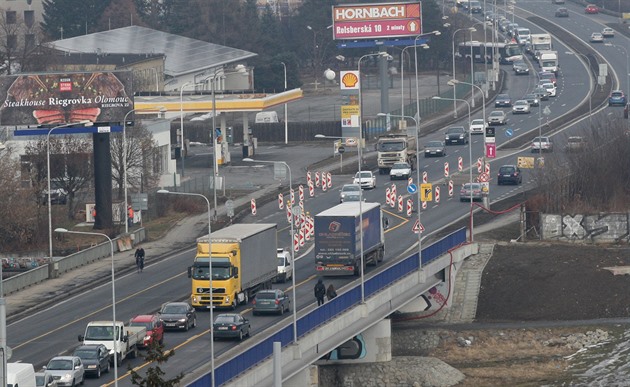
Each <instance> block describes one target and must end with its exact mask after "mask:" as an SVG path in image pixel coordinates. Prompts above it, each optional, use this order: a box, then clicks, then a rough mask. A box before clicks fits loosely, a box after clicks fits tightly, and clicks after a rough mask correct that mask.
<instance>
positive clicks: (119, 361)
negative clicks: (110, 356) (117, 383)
mask: <svg viewBox="0 0 630 387" xmlns="http://www.w3.org/2000/svg"><path fill="white" fill-rule="evenodd" d="M116 364H118V367H120V366H122V356H120V354H118V356H117V359H116Z"/></svg>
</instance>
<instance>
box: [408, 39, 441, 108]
mask: <svg viewBox="0 0 630 387" xmlns="http://www.w3.org/2000/svg"><path fill="white" fill-rule="evenodd" d="M427 35H435V36H440V35H442V33H441V32H440V31H437V30H436V31H431V32H427V33H426V34H420V35H417V36H416V37H415V39H414V40H413V55H414V64H415V68H416V114H418V118H420V91H419V90H420V87H419V85H418V39H420V38H421V37H423V36H427ZM427 48H428V46H427Z"/></svg>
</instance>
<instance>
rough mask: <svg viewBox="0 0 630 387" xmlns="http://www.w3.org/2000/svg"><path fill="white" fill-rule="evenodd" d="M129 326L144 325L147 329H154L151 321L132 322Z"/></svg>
mask: <svg viewBox="0 0 630 387" xmlns="http://www.w3.org/2000/svg"><path fill="white" fill-rule="evenodd" d="M129 326H130V327H144V328H146V329H147V331H150V330H151V329H153V327H152V326H151V322H130V323H129Z"/></svg>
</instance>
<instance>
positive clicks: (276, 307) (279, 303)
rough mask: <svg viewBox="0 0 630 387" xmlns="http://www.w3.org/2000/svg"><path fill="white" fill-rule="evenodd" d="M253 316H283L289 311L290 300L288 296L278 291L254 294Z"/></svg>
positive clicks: (264, 291)
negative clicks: (262, 314)
mask: <svg viewBox="0 0 630 387" xmlns="http://www.w3.org/2000/svg"><path fill="white" fill-rule="evenodd" d="M252 304H254V310H253V312H252V313H253V314H254V316H256V315H258V314H260V313H277V314H279V315H283V314H284V312H289V311H290V310H291V300H290V299H289V296H288V295H287V294H286V293H285V292H283V291H282V290H280V289H273V290H261V291H260V292H258V293H257V294H256V297H254V300H253V301H252Z"/></svg>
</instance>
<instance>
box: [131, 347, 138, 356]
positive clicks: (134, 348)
mask: <svg viewBox="0 0 630 387" xmlns="http://www.w3.org/2000/svg"><path fill="white" fill-rule="evenodd" d="M137 357H138V347H133V350H132V351H131V352H129V358H130V359H135V358H137Z"/></svg>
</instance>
